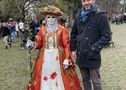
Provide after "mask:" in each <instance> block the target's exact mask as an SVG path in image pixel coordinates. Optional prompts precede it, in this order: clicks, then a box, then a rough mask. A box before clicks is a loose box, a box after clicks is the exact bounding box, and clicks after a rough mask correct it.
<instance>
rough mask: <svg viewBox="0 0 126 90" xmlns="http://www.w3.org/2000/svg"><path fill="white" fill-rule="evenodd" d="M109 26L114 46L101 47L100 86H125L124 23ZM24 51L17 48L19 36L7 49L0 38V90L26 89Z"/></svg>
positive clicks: (111, 89) (107, 89) (117, 89)
mask: <svg viewBox="0 0 126 90" xmlns="http://www.w3.org/2000/svg"><path fill="white" fill-rule="evenodd" d="M111 28H112V31H113V41H114V43H115V46H116V47H115V48H105V49H103V50H102V67H101V78H102V83H103V90H126V85H125V84H126V66H125V65H126V24H123V25H111ZM27 52H28V50H21V49H20V48H19V39H18V41H17V43H16V44H14V45H12V47H11V48H10V49H4V45H3V41H2V39H0V90H26V87H27V83H28V79H29V76H30V74H29V58H28V57H27ZM35 56H36V51H34V53H33V57H35Z"/></svg>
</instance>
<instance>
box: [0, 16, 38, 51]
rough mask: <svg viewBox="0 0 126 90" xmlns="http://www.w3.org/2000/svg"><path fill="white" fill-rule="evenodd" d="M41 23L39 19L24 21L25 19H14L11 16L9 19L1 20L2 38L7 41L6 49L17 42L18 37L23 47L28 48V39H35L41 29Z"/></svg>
mask: <svg viewBox="0 0 126 90" xmlns="http://www.w3.org/2000/svg"><path fill="white" fill-rule="evenodd" d="M39 27H40V23H39V21H38V20H37V19H33V20H31V22H29V23H24V22H23V20H19V21H16V20H13V19H12V18H9V19H8V20H7V21H2V20H1V21H0V38H3V41H4V42H5V49H8V48H9V47H11V45H12V44H14V43H16V39H17V38H20V47H21V49H24V48H26V43H27V40H28V39H30V40H32V41H35V36H36V35H37V32H38V31H39Z"/></svg>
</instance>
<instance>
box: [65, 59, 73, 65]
mask: <svg viewBox="0 0 126 90" xmlns="http://www.w3.org/2000/svg"><path fill="white" fill-rule="evenodd" d="M63 64H64V65H72V62H71V60H69V59H65V60H64V62H63Z"/></svg>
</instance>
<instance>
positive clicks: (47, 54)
mask: <svg viewBox="0 0 126 90" xmlns="http://www.w3.org/2000/svg"><path fill="white" fill-rule="evenodd" d="M35 46H36V49H40V54H39V57H38V59H37V60H36V62H35V66H34V76H33V78H32V85H33V90H82V89H81V86H80V82H79V79H78V77H77V74H76V72H75V70H74V66H72V65H71V66H69V67H68V68H67V69H64V68H63V62H64V60H70V41H69V33H68V30H67V28H65V27H63V26H61V25H60V24H59V25H58V28H57V30H56V32H47V30H46V27H43V28H41V29H40V31H39V32H38V35H37V38H36V41H35Z"/></svg>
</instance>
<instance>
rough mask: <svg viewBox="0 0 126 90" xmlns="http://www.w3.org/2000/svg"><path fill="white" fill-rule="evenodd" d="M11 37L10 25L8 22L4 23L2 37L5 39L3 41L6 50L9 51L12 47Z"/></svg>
mask: <svg viewBox="0 0 126 90" xmlns="http://www.w3.org/2000/svg"><path fill="white" fill-rule="evenodd" d="M10 35H11V33H10V30H9V28H8V25H7V23H6V22H3V26H2V37H3V41H4V42H5V49H8V48H9V47H11V43H10V41H9V36H10Z"/></svg>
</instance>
